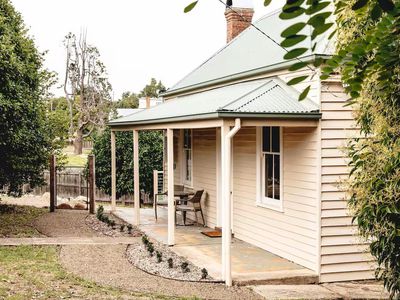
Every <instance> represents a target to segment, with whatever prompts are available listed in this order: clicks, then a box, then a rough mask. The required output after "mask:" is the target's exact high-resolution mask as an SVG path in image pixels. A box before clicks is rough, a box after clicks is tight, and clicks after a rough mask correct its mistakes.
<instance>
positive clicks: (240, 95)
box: [109, 78, 320, 126]
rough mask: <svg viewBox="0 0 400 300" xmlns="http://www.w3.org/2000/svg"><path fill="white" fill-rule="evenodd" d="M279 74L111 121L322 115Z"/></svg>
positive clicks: (197, 95)
mask: <svg viewBox="0 0 400 300" xmlns="http://www.w3.org/2000/svg"><path fill="white" fill-rule="evenodd" d="M298 97H299V92H297V91H296V90H295V89H293V88H292V87H289V86H288V85H287V84H286V83H285V82H283V81H282V80H280V79H278V78H272V79H262V80H256V81H248V82H241V83H236V84H231V85H226V86H223V87H219V88H214V89H211V90H207V91H203V92H198V93H195V94H190V95H184V96H179V97H176V98H174V99H171V100H168V101H166V102H164V103H163V104H160V105H157V106H154V107H151V108H149V109H145V110H143V111H140V112H137V113H134V114H132V115H129V116H125V117H122V118H118V119H115V120H112V121H110V122H109V125H110V126H118V125H139V124H155V123H170V122H178V121H187V120H201V119H203V120H204V119H217V118H224V117H230V118H236V117H242V118H260V117H261V118H309V119H318V118H320V113H319V106H318V105H317V104H316V103H315V102H313V101H312V100H311V99H309V98H306V99H304V100H302V101H299V100H298Z"/></svg>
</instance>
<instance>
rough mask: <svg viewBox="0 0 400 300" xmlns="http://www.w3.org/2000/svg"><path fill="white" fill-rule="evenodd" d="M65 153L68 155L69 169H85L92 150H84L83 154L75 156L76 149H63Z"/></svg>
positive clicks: (69, 147)
mask: <svg viewBox="0 0 400 300" xmlns="http://www.w3.org/2000/svg"><path fill="white" fill-rule="evenodd" d="M63 152H64V153H65V154H66V155H67V164H66V166H67V167H84V166H85V165H86V162H87V159H88V155H89V154H90V152H91V150H90V149H83V153H82V154H74V148H73V147H72V146H68V147H66V148H64V149H63Z"/></svg>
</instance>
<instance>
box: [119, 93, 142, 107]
mask: <svg viewBox="0 0 400 300" xmlns="http://www.w3.org/2000/svg"><path fill="white" fill-rule="evenodd" d="M114 106H115V108H138V106H139V97H138V95H136V94H135V93H131V92H124V93H122V97H121V99H120V100H118V101H117V103H116V104H115V105H114Z"/></svg>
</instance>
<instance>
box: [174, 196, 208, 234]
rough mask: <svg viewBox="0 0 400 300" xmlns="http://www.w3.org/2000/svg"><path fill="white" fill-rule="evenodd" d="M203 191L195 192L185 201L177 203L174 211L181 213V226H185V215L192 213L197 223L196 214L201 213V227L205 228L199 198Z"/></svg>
mask: <svg viewBox="0 0 400 300" xmlns="http://www.w3.org/2000/svg"><path fill="white" fill-rule="evenodd" d="M203 193H204V190H200V191H196V193H195V194H194V196H193V197H191V198H188V199H185V200H183V201H179V202H178V204H177V205H176V211H181V212H182V217H183V225H186V213H187V212H193V213H194V216H195V218H196V223H197V224H198V223H199V221H198V219H197V212H198V211H199V212H200V213H201V218H202V219H203V226H206V223H205V221H204V215H203V210H202V209H201V197H202V196H203Z"/></svg>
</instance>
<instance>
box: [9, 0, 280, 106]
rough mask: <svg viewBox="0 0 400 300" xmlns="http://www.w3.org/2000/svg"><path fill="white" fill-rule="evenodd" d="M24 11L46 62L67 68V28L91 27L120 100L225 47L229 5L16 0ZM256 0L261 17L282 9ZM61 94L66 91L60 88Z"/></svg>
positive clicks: (212, 1) (168, 81)
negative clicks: (124, 94) (191, 7)
mask: <svg viewBox="0 0 400 300" xmlns="http://www.w3.org/2000/svg"><path fill="white" fill-rule="evenodd" d="M12 2H13V4H14V6H15V7H16V9H17V10H18V11H19V12H20V13H21V14H22V16H23V18H24V21H25V24H26V25H27V27H28V29H29V34H30V35H31V36H32V37H33V38H34V40H35V42H36V45H37V46H38V48H39V50H40V51H44V50H47V51H48V53H47V55H46V62H45V64H46V65H45V66H46V67H47V68H48V69H49V70H53V71H56V72H57V73H58V74H59V78H60V81H59V83H61V82H62V81H63V76H64V72H65V49H64V47H63V40H64V37H65V35H66V34H67V33H68V32H73V33H76V34H79V32H80V30H81V29H82V28H85V29H87V36H88V37H87V40H88V43H90V44H92V45H95V46H96V47H97V48H98V49H99V50H100V54H101V58H102V60H103V62H104V63H105V65H106V67H107V70H108V74H109V79H110V82H111V84H112V86H113V90H114V98H115V100H117V99H118V98H119V97H120V95H121V94H122V92H124V91H134V92H138V91H140V90H141V89H142V88H143V87H144V85H145V84H146V83H147V82H149V80H150V78H151V77H155V78H156V79H158V80H161V81H162V82H163V83H164V85H165V86H166V87H170V86H172V85H173V84H174V83H176V82H177V81H178V80H180V79H181V78H182V77H183V76H185V75H186V74H187V73H188V72H190V71H191V70H192V69H194V68H195V67H197V66H198V65H199V64H201V63H202V62H203V61H204V60H206V59H207V58H208V57H209V56H211V55H212V54H213V53H215V52H216V51H217V50H218V49H219V48H221V47H222V46H224V44H225V39H226V22H225V17H224V11H225V7H224V6H223V5H222V4H221V3H220V2H219V1H218V0H200V1H199V4H198V5H197V6H196V8H195V9H194V10H193V11H192V12H191V13H189V14H184V13H183V9H184V7H185V6H186V5H187V4H189V3H190V2H192V0H141V1H139V0H113V1H111V0H34V1H33V0H12ZM263 2H264V1H263V0H253V3H254V7H255V16H254V19H253V20H256V19H258V18H260V17H261V16H263V15H264V14H266V13H268V12H270V11H272V10H275V9H277V8H279V6H280V5H282V3H283V0H274V1H272V4H271V5H270V6H269V7H267V8H265V7H263ZM55 94H56V95H62V90H61V89H60V90H56V91H55Z"/></svg>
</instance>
